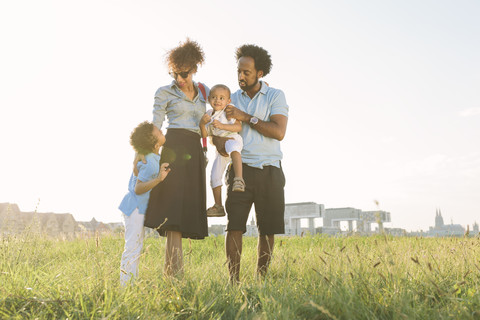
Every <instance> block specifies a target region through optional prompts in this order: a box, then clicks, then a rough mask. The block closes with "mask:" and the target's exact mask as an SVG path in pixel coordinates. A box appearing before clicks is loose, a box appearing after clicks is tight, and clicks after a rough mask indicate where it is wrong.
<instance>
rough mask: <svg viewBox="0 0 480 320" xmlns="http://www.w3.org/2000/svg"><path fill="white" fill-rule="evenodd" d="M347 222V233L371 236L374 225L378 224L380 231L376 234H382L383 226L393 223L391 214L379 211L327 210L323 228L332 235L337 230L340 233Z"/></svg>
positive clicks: (348, 208)
mask: <svg viewBox="0 0 480 320" xmlns="http://www.w3.org/2000/svg"><path fill="white" fill-rule="evenodd" d="M342 222H346V223H347V225H348V227H347V230H346V231H347V232H349V233H352V232H358V233H361V234H370V233H373V231H372V223H376V224H378V229H377V230H376V231H375V232H380V233H382V232H383V231H384V230H383V224H384V223H386V222H391V219H390V212H386V211H382V210H378V211H362V210H360V209H355V208H350V207H347V208H332V209H326V210H325V215H324V217H323V228H324V229H325V230H327V231H328V232H327V233H332V232H334V231H335V230H338V232H340V230H341V223H342Z"/></svg>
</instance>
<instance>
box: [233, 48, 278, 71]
mask: <svg viewBox="0 0 480 320" xmlns="http://www.w3.org/2000/svg"><path fill="white" fill-rule="evenodd" d="M236 56H237V61H238V60H240V58H241V57H251V58H253V60H255V69H257V71H259V70H262V71H263V76H266V75H267V74H269V73H270V70H271V69H272V58H271V57H270V55H269V54H268V52H267V50H265V49H263V48H262V47H259V46H256V45H254V44H244V45H243V46H241V47H239V48H237V51H236Z"/></svg>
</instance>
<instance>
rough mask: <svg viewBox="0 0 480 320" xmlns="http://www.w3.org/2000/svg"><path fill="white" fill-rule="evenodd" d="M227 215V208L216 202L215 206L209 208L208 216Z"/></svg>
mask: <svg viewBox="0 0 480 320" xmlns="http://www.w3.org/2000/svg"><path fill="white" fill-rule="evenodd" d="M223 216H225V209H224V208H223V206H219V205H218V204H214V205H213V207H210V208H208V209H207V217H223Z"/></svg>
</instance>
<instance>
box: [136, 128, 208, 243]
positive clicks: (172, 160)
mask: <svg viewBox="0 0 480 320" xmlns="http://www.w3.org/2000/svg"><path fill="white" fill-rule="evenodd" d="M165 138H166V142H165V145H164V146H163V149H162V153H161V158H160V163H169V164H170V167H171V171H170V173H169V174H168V176H167V177H166V178H165V180H164V181H162V182H161V183H159V184H158V185H157V186H156V187H155V188H153V189H152V191H151V193H150V199H149V202H148V207H147V212H146V215H145V226H146V227H149V228H154V229H157V231H158V233H159V234H160V235H162V236H165V235H166V231H179V232H181V233H182V237H183V238H191V239H203V238H205V237H206V236H208V224H207V212H206V204H207V200H206V183H205V156H204V154H203V150H202V146H201V144H200V135H198V134H197V133H195V132H192V131H189V130H185V129H168V131H167V134H166V135H165Z"/></svg>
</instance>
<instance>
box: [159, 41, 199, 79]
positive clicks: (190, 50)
mask: <svg viewBox="0 0 480 320" xmlns="http://www.w3.org/2000/svg"><path fill="white" fill-rule="evenodd" d="M204 61H205V54H204V53H203V50H202V47H200V45H199V44H198V43H197V42H195V41H192V40H190V39H189V38H187V40H186V41H185V42H183V43H180V45H179V46H178V47H175V48H173V49H171V50H170V51H168V52H167V64H168V67H169V68H170V69H189V70H193V71H194V72H195V71H197V65H202V64H203V62H204Z"/></svg>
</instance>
